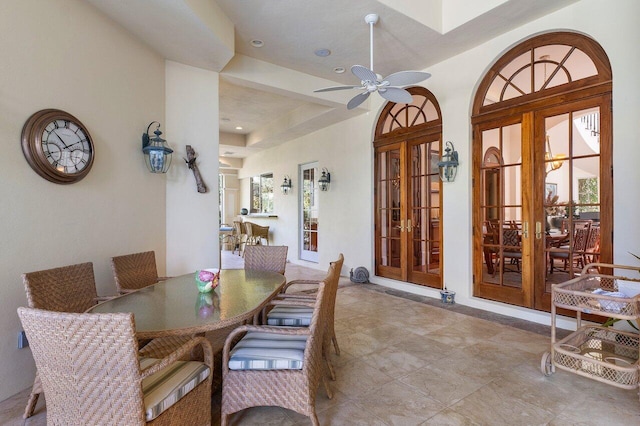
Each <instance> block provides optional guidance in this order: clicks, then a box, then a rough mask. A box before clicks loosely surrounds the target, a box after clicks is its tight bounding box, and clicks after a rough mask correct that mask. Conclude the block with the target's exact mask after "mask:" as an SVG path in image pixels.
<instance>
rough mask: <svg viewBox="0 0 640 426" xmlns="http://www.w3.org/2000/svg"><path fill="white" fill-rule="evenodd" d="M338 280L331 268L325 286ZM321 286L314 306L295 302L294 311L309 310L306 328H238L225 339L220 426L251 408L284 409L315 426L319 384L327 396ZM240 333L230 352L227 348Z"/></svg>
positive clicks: (324, 305)
mask: <svg viewBox="0 0 640 426" xmlns="http://www.w3.org/2000/svg"><path fill="white" fill-rule="evenodd" d="M338 278H339V272H337V269H336V268H331V269H330V273H329V275H328V276H327V278H326V279H325V281H331V280H337V279H338ZM327 286H328V284H325V282H322V283H320V284H319V286H318V296H317V298H316V300H315V301H308V300H297V301H295V304H298V305H300V306H313V315H312V317H311V324H310V326H309V327H308V328H303V327H272V326H261V325H243V326H240V327H238V328H236V329H235V330H234V331H233V332H232V333H231V334H230V335H229V336H228V337H227V340H226V342H225V346H224V351H223V366H222V375H223V377H222V407H221V424H222V426H225V425H227V424H228V422H229V416H230V415H231V414H233V413H236V412H238V411H241V410H244V409H246V408H250V407H257V406H278V407H283V408H287V409H289V410H293V411H295V412H297V413H300V414H302V415H305V416H308V417H309V418H310V419H311V421H312V423H313V424H314V425H319V422H318V417H317V415H316V408H315V401H316V393H317V390H318V385H319V384H320V380H322V382H323V383H324V385H325V389H326V391H327V395H328V396H329V398H332V397H333V394H332V393H331V391H330V389H329V387H328V384H327V382H326V379H325V375H324V374H322V370H323V363H322V346H323V334H324V331H325V329H326V327H325V326H324V322H325V321H326V317H327V315H328V306H327V305H328V303H329V300H328V298H327V297H325V294H326V293H325V291H326V287H327ZM288 303H291V302H288ZM243 333H246V334H245V335H244V337H242V339H241V340H240V341H239V342H238V343H237V344H236V345H235V347H234V348H233V350H232V349H231V345H232V344H233V343H234V342H235V341H236V340H237V338H238V337H240V336H241V335H242V334H243Z"/></svg>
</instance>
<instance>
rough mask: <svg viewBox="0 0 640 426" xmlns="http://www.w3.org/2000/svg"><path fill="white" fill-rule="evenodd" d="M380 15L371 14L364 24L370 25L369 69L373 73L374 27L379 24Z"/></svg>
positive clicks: (366, 17)
mask: <svg viewBox="0 0 640 426" xmlns="http://www.w3.org/2000/svg"><path fill="white" fill-rule="evenodd" d="M378 18H379V17H378V14H377V13H370V14H368V15H367V16H365V17H364V22H366V23H367V24H369V69H370V70H371V71H373V26H374V25H375V24H376V23H377V22H378Z"/></svg>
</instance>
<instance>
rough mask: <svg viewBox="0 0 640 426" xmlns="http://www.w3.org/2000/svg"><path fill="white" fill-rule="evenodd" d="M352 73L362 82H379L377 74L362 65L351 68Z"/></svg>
mask: <svg viewBox="0 0 640 426" xmlns="http://www.w3.org/2000/svg"><path fill="white" fill-rule="evenodd" d="M351 72H352V73H353V75H355V76H356V77H358V78H359V79H360V80H361V81H371V82H376V81H378V76H377V75H376V73H375V72H373V71H371V70H370V69H369V68H367V67H363V66H362V65H354V66H352V67H351Z"/></svg>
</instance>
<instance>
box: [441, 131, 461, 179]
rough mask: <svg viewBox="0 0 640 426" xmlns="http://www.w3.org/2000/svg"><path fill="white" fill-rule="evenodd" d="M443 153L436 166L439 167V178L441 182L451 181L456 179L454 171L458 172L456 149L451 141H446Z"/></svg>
mask: <svg viewBox="0 0 640 426" xmlns="http://www.w3.org/2000/svg"><path fill="white" fill-rule="evenodd" d="M445 146H446V148H445V150H444V152H445V153H444V154H443V155H442V157H441V158H440V161H439V162H438V168H439V169H440V179H441V180H442V181H443V182H453V181H454V180H456V173H458V151H456V150H455V148H454V147H453V143H451V142H450V141H447V143H446V145H445Z"/></svg>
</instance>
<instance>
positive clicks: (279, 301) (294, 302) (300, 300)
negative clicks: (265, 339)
mask: <svg viewBox="0 0 640 426" xmlns="http://www.w3.org/2000/svg"><path fill="white" fill-rule="evenodd" d="M281 296H292V297H286V298H281ZM315 303H316V298H315V297H296V296H294V295H288V294H287V295H278V296H276V298H275V299H271V300H270V301H268V302H267V304H266V305H264V307H263V308H262V311H260V314H259V315H255V316H254V318H253V323H254V324H255V325H258V324H259V322H260V318H262V321H263V322H266V321H267V315H268V314H269V312H270V311H271V309H273V307H274V306H305V307H307V308H313V307H314V306H315Z"/></svg>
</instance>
